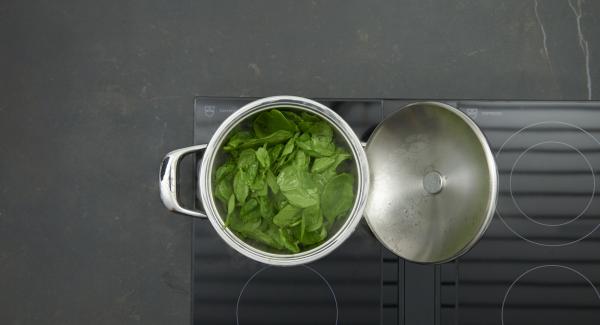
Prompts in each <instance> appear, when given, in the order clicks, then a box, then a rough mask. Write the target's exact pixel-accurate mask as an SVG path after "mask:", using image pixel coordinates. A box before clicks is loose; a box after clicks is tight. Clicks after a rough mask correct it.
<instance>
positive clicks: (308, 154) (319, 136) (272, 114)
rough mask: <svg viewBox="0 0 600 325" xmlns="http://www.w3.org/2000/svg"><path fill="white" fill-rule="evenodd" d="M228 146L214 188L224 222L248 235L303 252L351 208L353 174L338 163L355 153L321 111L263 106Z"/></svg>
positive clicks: (270, 244)
mask: <svg viewBox="0 0 600 325" xmlns="http://www.w3.org/2000/svg"><path fill="white" fill-rule="evenodd" d="M223 150H225V151H226V152H227V153H228V155H227V159H226V161H225V163H223V164H222V165H221V166H219V168H218V169H217V171H216V175H215V181H216V186H215V196H216V198H217V199H218V200H219V201H220V202H221V203H222V207H223V210H224V211H226V212H227V217H226V221H225V226H226V227H229V228H230V229H231V230H232V231H234V232H235V233H236V234H237V235H238V236H240V237H242V238H244V239H250V240H254V241H257V242H260V243H262V244H264V245H267V246H269V247H271V248H273V249H276V250H281V251H287V252H291V253H298V252H300V251H302V250H306V249H310V248H311V247H314V246H317V245H319V244H320V243H322V242H323V241H325V239H326V238H327V235H328V234H329V232H331V231H332V227H333V226H334V224H335V222H336V220H337V219H339V218H342V217H346V216H347V213H348V211H349V210H350V209H351V208H352V205H353V203H354V197H355V193H354V176H353V175H352V174H350V173H348V172H343V171H342V170H344V168H342V167H341V166H342V165H343V163H344V162H345V161H349V160H351V158H352V156H351V155H350V153H349V152H348V151H347V150H345V149H344V148H342V147H341V146H338V145H336V144H335V136H334V132H333V129H332V128H331V126H330V125H329V123H328V122H326V121H325V120H323V119H322V118H320V117H318V116H317V115H314V114H310V113H308V112H299V113H297V112H294V111H292V110H286V109H285V107H282V110H279V109H271V110H268V111H263V112H261V113H259V114H258V116H256V118H254V119H253V120H252V121H251V123H249V125H247V127H246V128H244V129H243V130H237V131H234V132H233V134H232V135H231V136H230V137H229V139H228V141H227V143H226V144H225V146H224V147H223ZM346 165H347V166H348V165H350V164H346ZM347 166H346V167H347ZM346 169H347V168H346Z"/></svg>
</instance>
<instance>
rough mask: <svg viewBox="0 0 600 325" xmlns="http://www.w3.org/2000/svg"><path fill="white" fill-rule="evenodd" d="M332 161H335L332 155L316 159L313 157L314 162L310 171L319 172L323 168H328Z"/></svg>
mask: <svg viewBox="0 0 600 325" xmlns="http://www.w3.org/2000/svg"><path fill="white" fill-rule="evenodd" d="M333 163H335V158H334V157H321V158H317V159H315V162H313V165H312V168H311V172H313V173H320V172H322V171H324V170H325V169H327V168H329V167H330V166H331V165H333Z"/></svg>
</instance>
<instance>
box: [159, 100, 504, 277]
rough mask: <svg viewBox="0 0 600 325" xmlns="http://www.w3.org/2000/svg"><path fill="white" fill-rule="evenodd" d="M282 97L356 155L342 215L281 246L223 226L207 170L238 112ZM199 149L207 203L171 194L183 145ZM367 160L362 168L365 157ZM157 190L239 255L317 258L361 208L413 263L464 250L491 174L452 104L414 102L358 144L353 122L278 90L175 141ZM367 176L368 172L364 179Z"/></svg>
mask: <svg viewBox="0 0 600 325" xmlns="http://www.w3.org/2000/svg"><path fill="white" fill-rule="evenodd" d="M280 106H285V107H286V108H287V107H292V108H294V109H297V110H304V111H308V112H311V113H314V114H317V115H319V116H321V117H322V118H324V119H325V120H327V121H329V122H330V123H331V125H332V126H333V127H334V129H335V132H336V134H337V138H338V139H342V140H343V142H344V143H345V145H346V146H347V149H348V151H350V152H351V153H352V155H353V157H354V164H355V170H354V173H355V175H356V179H357V180H358V181H357V182H356V185H355V186H356V193H357V194H356V199H355V201H354V205H353V207H352V209H351V211H350V214H349V216H348V218H347V219H346V220H345V221H343V222H340V223H339V224H337V225H336V226H335V227H334V230H333V232H332V235H331V236H330V237H329V238H328V239H327V240H326V241H325V242H324V243H322V244H321V245H319V246H318V247H315V248H313V249H311V250H308V251H305V252H301V253H298V254H282V253H278V252H275V251H272V250H270V249H268V248H266V247H262V246H257V245H258V244H257V245H254V244H250V243H248V242H245V241H244V240H242V239H241V238H239V237H238V236H237V235H236V234H235V233H233V232H232V231H231V230H229V229H227V228H225V227H224V219H223V216H224V215H226V214H225V213H224V211H222V210H221V209H220V208H219V206H218V205H217V204H216V203H215V200H214V198H213V185H214V184H213V181H212V180H213V176H212V174H213V172H214V171H215V167H216V166H218V165H219V164H220V163H221V162H222V160H223V155H224V153H223V151H222V149H221V147H222V144H223V143H224V141H225V140H226V139H227V136H228V134H229V133H230V131H232V130H233V129H234V128H235V127H236V126H237V125H239V124H240V123H241V122H242V121H244V120H246V119H247V118H249V117H251V116H252V115H254V114H257V113H259V112H261V111H264V110H267V109H271V108H274V107H280ZM194 152H204V156H203V158H202V164H201V166H200V169H199V177H198V191H199V193H200V199H201V201H202V205H203V207H204V209H205V212H202V211H195V210H191V209H187V208H184V207H182V206H181V205H180V204H179V203H178V200H177V165H178V163H179V161H180V159H181V158H182V157H183V156H185V155H187V154H190V153H194ZM367 159H368V161H369V163H370V164H371V169H369V167H368V166H369V163H368V162H367ZM160 173H161V174H160V192H161V198H162V200H163V203H164V204H165V206H166V207H167V208H168V209H170V210H172V211H175V212H179V213H183V214H187V215H191V216H194V217H200V218H208V219H209V221H210V222H211V224H212V226H213V227H214V229H215V231H216V232H217V233H218V234H219V236H221V238H223V240H224V241H225V242H226V243H227V244H229V245H230V246H231V247H233V248H234V249H235V250H237V251H238V252H240V253H242V254H243V255H245V256H247V257H249V258H251V259H254V260H256V261H259V262H262V263H266V264H272V265H284V266H290V265H298V264H304V263H308V262H311V261H314V260H316V259H318V258H321V257H323V256H325V255H327V254H329V253H330V252H332V251H333V250H334V249H336V248H337V247H338V246H340V245H341V244H342V243H343V242H344V241H345V240H346V239H347V238H348V237H349V236H350V234H351V233H352V232H353V231H354V229H355V228H356V226H357V224H358V222H359V221H360V219H361V217H362V215H363V210H364V211H365V215H366V219H367V222H368V224H369V227H370V228H371V230H372V231H373V234H374V235H375V237H377V239H378V240H379V241H380V242H381V243H382V244H383V245H384V246H386V247H387V248H388V249H390V250H391V251H392V252H394V253H396V254H397V255H398V256H400V257H403V258H405V259H407V260H411V261H414V262H418V263H443V262H446V261H449V260H452V259H454V258H456V257H458V256H460V255H462V254H464V253H465V252H467V251H468V250H469V249H470V248H471V247H473V245H475V243H476V242H477V241H478V240H479V238H480V237H481V236H482V235H483V233H484V232H485V230H486V229H487V227H488V225H489V224H490V221H491V219H492V217H493V214H494V211H495V208H496V197H497V191H498V189H497V187H498V186H497V183H498V173H497V169H496V164H495V161H494V157H493V155H492V152H491V150H490V148H489V145H488V143H487V141H486V139H485V136H484V135H483V133H482V132H481V130H479V128H478V127H477V125H476V124H475V123H474V122H473V121H471V120H470V119H469V117H468V116H466V115H465V114H463V113H462V112H460V111H459V110H457V109H456V108H454V107H451V106H449V105H446V104H442V103H436V102H421V103H414V104H411V105H408V106H405V107H403V108H402V109H400V110H399V111H397V112H395V113H394V114H391V115H390V116H388V117H387V118H386V119H385V120H384V121H383V122H382V123H381V124H380V125H379V126H378V127H377V128H376V129H375V131H374V132H373V134H372V135H371V137H370V138H369V141H368V143H367V144H366V154H365V150H364V149H363V148H362V146H361V142H360V141H359V139H358V138H357V137H356V135H355V134H354V132H353V131H352V129H351V128H350V127H349V126H348V124H346V122H345V121H344V120H343V119H342V118H341V117H339V116H338V115H337V114H336V113H335V112H333V111H332V110H331V109H329V108H327V107H325V106H323V105H321V104H319V103H317V102H315V101H312V100H309V99H305V98H300V97H292V96H277V97H268V98H264V99H260V100H257V101H254V102H252V103H250V104H248V105H246V106H244V107H242V108H241V109H239V110H238V111H236V112H235V113H233V115H231V116H230V117H229V118H227V119H226V120H225V121H224V122H223V123H222V124H221V126H220V127H219V128H218V129H217V131H216V133H215V135H214V136H213V138H212V139H211V141H210V143H209V144H208V145H199V146H192V147H188V148H183V149H179V150H175V151H173V152H171V153H169V154H167V156H166V157H165V158H164V160H163V162H162V165H161V171H160ZM369 179H372V180H373V183H372V186H371V187H369Z"/></svg>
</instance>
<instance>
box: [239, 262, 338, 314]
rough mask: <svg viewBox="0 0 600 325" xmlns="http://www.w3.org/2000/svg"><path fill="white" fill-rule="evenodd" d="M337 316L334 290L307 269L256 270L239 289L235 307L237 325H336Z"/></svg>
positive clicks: (310, 269)
mask: <svg viewBox="0 0 600 325" xmlns="http://www.w3.org/2000/svg"><path fill="white" fill-rule="evenodd" d="M290 279H294V281H290ZM338 313H339V311H338V302H337V298H336V296H335V292H334V291H333V288H332V287H331V285H330V284H329V282H328V281H327V279H325V277H324V276H323V275H322V274H321V273H319V272H318V271H317V270H315V269H314V268H312V267H310V266H307V265H302V266H297V267H285V268H284V267H271V266H267V267H263V268H261V269H259V270H258V271H256V273H254V274H253V275H252V276H251V277H250V278H249V279H248V280H247V281H246V283H245V284H244V285H243V286H242V289H241V290H240V294H239V296H238V299H237V303H236V307H235V318H236V322H237V324H238V325H248V324H261V325H271V324H272V325H279V324H284V323H285V324H332V325H335V324H337V323H338Z"/></svg>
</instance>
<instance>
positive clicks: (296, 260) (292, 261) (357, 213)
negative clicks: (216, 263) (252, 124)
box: [198, 96, 369, 266]
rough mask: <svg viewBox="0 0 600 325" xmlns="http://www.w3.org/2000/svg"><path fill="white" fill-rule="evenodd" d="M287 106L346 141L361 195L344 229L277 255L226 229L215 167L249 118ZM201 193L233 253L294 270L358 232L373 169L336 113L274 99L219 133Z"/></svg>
mask: <svg viewBox="0 0 600 325" xmlns="http://www.w3.org/2000/svg"><path fill="white" fill-rule="evenodd" d="M279 105H285V106H290V107H294V108H298V109H302V110H305V111H308V112H311V113H313V114H316V115H318V116H320V117H321V118H323V119H325V120H327V121H328V122H329V123H330V125H331V126H333V127H334V128H336V129H337V131H338V132H339V134H341V135H342V136H343V137H344V140H345V141H346V143H347V144H348V148H349V149H350V151H351V152H352V156H353V158H354V163H355V165H356V173H357V187H356V188H357V191H356V198H355V200H354V205H353V206H352V209H351V210H350V212H349V214H348V217H347V219H346V221H345V222H344V223H343V224H342V226H341V227H340V228H339V229H338V230H337V231H336V232H335V233H334V234H333V235H331V236H330V237H329V238H328V239H327V240H325V242H323V243H321V244H320V245H318V246H316V247H314V248H312V249H310V250H307V251H303V252H300V253H295V254H277V253H271V252H267V251H263V250H261V249H258V248H256V247H254V246H252V245H250V244H248V243H246V242H245V241H244V240H242V239H241V238H240V237H238V236H237V235H236V234H235V233H233V232H232V231H231V230H230V229H229V228H225V227H224V221H223V219H222V218H221V217H220V215H219V212H218V210H217V207H216V203H215V200H214V196H213V188H212V185H211V184H212V172H213V170H212V169H213V168H212V167H213V164H214V160H215V157H216V154H217V152H218V149H219V148H220V147H221V146H222V144H223V142H224V141H225V139H226V138H227V136H228V135H229V133H230V131H231V130H233V129H234V128H235V127H236V126H237V125H238V124H240V123H241V122H242V121H243V120H245V119H246V118H247V117H248V116H250V115H253V114H256V113H258V112H260V111H263V110H267V109H269V108H272V107H274V106H279ZM198 192H199V193H200V199H201V201H202V205H203V207H204V210H205V213H206V215H207V216H208V219H209V221H210V223H211V225H212V227H213V228H214V229H215V231H216V232H217V233H218V234H219V236H220V237H221V238H222V239H223V240H224V241H225V242H226V243H227V244H228V245H229V246H230V247H232V248H233V249H235V250H236V251H238V252H239V253H241V254H242V255H245V256H246V257H249V258H251V259H253V260H255V261H258V262H261V263H265V264H270V265H279V266H294V265H300V264H305V263H309V262H312V261H315V260H317V259H319V258H321V257H324V256H326V255H328V254H329V253H331V252H332V251H333V250H335V249H336V248H337V247H339V246H340V245H341V244H342V243H343V242H344V241H345V240H346V239H348V237H349V236H350V235H351V234H352V233H353V232H354V230H355V229H356V226H357V225H358V223H359V222H360V220H361V218H362V216H363V211H364V208H365V205H366V201H367V196H368V192H369V166H368V161H367V156H366V153H365V151H364V149H363V147H362V145H361V142H360V140H359V139H358V137H357V136H356V134H355V133H354V131H353V130H352V128H351V127H350V126H349V125H348V124H347V123H346V121H345V120H344V119H342V118H341V117H340V116H339V115H338V114H337V113H336V112H334V111H333V110H332V109H330V108H328V107H327V106H325V105H323V104H321V103H318V102H316V101H313V100H310V99H307V98H303V97H296V96H271V97H265V98H261V99H258V100H255V101H253V102H251V103H248V104H246V105H244V106H243V107H241V108H240V109H238V110H237V111H235V112H234V113H233V114H231V115H230V116H229V117H228V118H227V119H226V120H225V121H223V123H221V125H220V126H219V128H218V129H217V130H216V131H215V133H214V135H213V136H212V138H211V140H210V141H209V143H208V146H207V148H206V151H205V152H204V156H203V158H202V162H201V165H200V168H199V177H198Z"/></svg>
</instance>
